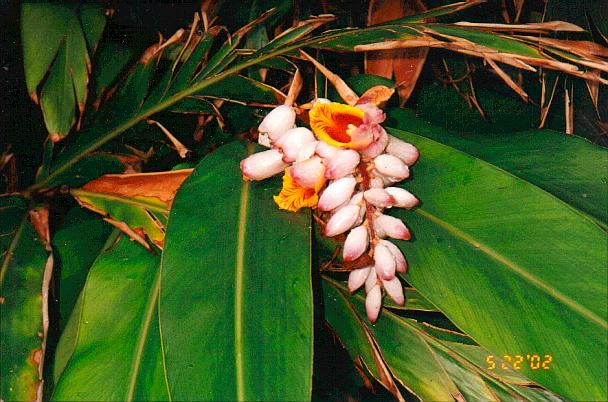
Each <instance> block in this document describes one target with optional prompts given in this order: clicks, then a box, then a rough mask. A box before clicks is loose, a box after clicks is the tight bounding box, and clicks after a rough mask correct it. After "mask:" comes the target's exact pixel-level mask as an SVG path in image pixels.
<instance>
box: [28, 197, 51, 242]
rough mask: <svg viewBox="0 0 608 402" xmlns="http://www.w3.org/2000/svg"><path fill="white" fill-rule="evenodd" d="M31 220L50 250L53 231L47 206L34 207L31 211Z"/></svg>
mask: <svg viewBox="0 0 608 402" xmlns="http://www.w3.org/2000/svg"><path fill="white" fill-rule="evenodd" d="M29 216H30V222H32V226H33V227H34V229H36V233H38V236H40V240H42V243H43V244H44V246H45V247H46V248H47V251H49V250H50V248H49V245H50V243H51V232H50V230H49V210H48V208H47V207H39V208H34V209H31V210H30V211H29Z"/></svg>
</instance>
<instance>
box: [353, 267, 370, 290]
mask: <svg viewBox="0 0 608 402" xmlns="http://www.w3.org/2000/svg"><path fill="white" fill-rule="evenodd" d="M370 270H371V267H365V268H361V269H355V270H354V271H351V272H350V274H349V275H348V291H349V292H351V293H353V292H354V291H355V290H357V289H359V288H360V287H361V286H363V284H364V283H365V280H366V279H367V277H368V276H369V271H370Z"/></svg>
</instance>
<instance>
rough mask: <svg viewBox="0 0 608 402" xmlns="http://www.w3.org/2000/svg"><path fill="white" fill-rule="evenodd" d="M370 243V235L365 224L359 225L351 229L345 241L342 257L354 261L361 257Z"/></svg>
mask: <svg viewBox="0 0 608 402" xmlns="http://www.w3.org/2000/svg"><path fill="white" fill-rule="evenodd" d="M368 243H369V235H368V233H367V228H366V227H365V226H358V227H356V228H354V229H353V230H351V231H350V233H349V234H348V236H346V241H345V242H344V250H343V253H342V257H343V258H344V261H347V262H348V261H354V260H356V259H357V258H359V257H361V255H362V254H363V253H365V250H367V245H368Z"/></svg>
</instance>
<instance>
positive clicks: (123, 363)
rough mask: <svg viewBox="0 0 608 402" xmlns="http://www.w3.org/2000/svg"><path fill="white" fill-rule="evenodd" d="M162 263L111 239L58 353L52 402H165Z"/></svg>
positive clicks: (123, 239) (138, 248) (134, 245)
mask: <svg viewBox="0 0 608 402" xmlns="http://www.w3.org/2000/svg"><path fill="white" fill-rule="evenodd" d="M159 261H160V257H159V256H158V255H155V254H153V253H150V252H148V251H147V250H146V249H144V248H143V247H141V246H139V245H138V244H137V243H134V242H132V241H130V240H129V239H127V238H126V237H124V236H122V237H118V238H116V236H113V237H111V238H110V241H109V242H108V244H107V245H106V247H105V248H104V250H102V252H101V253H100V254H99V256H98V257H97V259H96V260H95V263H94V264H93V266H92V267H91V269H90V271H89V274H88V276H87V280H86V284H85V286H84V289H83V290H82V293H81V294H80V297H79V299H78V302H77V304H76V308H75V310H74V314H72V316H71V317H70V320H69V322H68V325H67V327H66V329H65V330H64V332H63V334H62V336H61V338H60V340H59V344H58V345H57V352H56V360H55V377H56V378H57V385H56V387H55V390H54V393H53V396H52V399H53V400H57V401H64V400H69V401H77V400H83V401H90V400H98V401H102V400H103V401H108V400H122V401H132V400H167V399H168V395H167V388H166V385H165V381H164V378H165V376H164V371H163V366H162V355H161V348H160V333H159V327H158V314H157V311H158V309H157V306H158V303H157V301H158V287H159V284H160V271H159Z"/></svg>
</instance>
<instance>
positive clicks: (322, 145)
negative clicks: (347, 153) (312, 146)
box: [316, 141, 340, 158]
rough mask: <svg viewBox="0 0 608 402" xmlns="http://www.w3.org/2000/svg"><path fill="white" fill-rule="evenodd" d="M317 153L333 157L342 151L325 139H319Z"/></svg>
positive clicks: (325, 156)
mask: <svg viewBox="0 0 608 402" xmlns="http://www.w3.org/2000/svg"><path fill="white" fill-rule="evenodd" d="M316 152H317V155H319V156H320V157H322V158H331V157H332V156H334V155H335V154H337V153H338V152H340V148H338V147H334V146H333V145H329V144H328V143H326V142H325V141H319V143H318V144H317V149H316Z"/></svg>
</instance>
